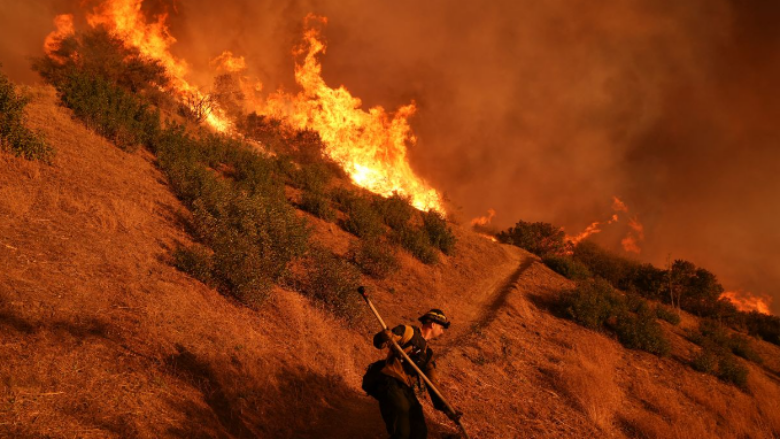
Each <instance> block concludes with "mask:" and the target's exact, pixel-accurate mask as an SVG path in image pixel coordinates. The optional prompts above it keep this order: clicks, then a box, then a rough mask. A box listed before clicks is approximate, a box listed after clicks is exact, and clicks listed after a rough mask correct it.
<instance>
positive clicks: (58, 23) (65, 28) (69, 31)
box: [43, 14, 75, 63]
mask: <svg viewBox="0 0 780 439" xmlns="http://www.w3.org/2000/svg"><path fill="white" fill-rule="evenodd" d="M54 27H55V28H56V29H55V30H54V31H53V32H52V33H50V34H49V35H48V36H47V37H46V39H45V40H44V41H43V51H44V53H46V55H48V56H49V58H51V59H54V60H56V61H58V62H60V63H64V62H65V59H62V57H60V56H58V55H57V54H56V53H55V52H56V51H57V49H59V48H60V44H61V43H62V40H63V39H65V38H67V37H69V36H71V35H73V33H74V32H75V30H74V28H73V15H72V14H62V15H58V16H56V17H54Z"/></svg>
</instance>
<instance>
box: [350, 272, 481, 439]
mask: <svg viewBox="0 0 780 439" xmlns="http://www.w3.org/2000/svg"><path fill="white" fill-rule="evenodd" d="M358 293H360V295H361V296H362V297H363V299H365V301H366V303H367V304H368V306H369V307H370V308H371V311H373V312H374V316H376V319H377V320H379V324H380V325H382V330H384V331H389V330H390V328H388V327H387V325H386V324H385V321H384V320H382V316H380V315H379V311H377V310H376V307H375V306H374V304H373V303H372V302H371V299H369V298H368V293H366V289H365V287H362V286H361V287H358ZM390 341H391V342H392V347H393V349H394V350H395V351H396V353H398V354H399V355H401V357H402V358H403V359H404V361H406V362H407V363H408V364H410V365H411V366H412V367H413V368H414V370H415V372H417V374H418V375H419V376H420V377H421V378H422V379H423V381H425V384H427V385H428V387H429V388H430V389H431V391H433V393H435V394H436V396H438V397H439V399H440V400H441V402H442V403H444V407H446V408H447V410H448V411H449V412H450V413H457V412H456V411H455V409H454V408H452V406H451V405H450V403H449V402H447V400H446V399H445V398H444V396H442V394H441V392H439V389H437V388H436V386H435V385H433V383H432V382H431V380H429V379H428V377H427V376H425V374H424V373H423V371H421V370H420V368H419V367H417V365H416V364H414V361H412V359H411V358H409V355H407V354H406V352H404V350H403V349H401V346H399V345H398V342H397V341H395V340H394V339H393V338H390ZM453 422H455V424H457V425H458V427H459V428H460V431H461V433H462V434H463V437H464V438H466V439H470V438H469V434H468V433H466V429H465V428H463V424H461V423H460V419H459V418H458V419H454V420H453Z"/></svg>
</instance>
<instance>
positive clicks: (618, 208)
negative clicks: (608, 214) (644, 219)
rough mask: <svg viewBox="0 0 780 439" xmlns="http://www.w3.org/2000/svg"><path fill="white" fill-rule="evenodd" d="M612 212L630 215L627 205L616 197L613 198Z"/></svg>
mask: <svg viewBox="0 0 780 439" xmlns="http://www.w3.org/2000/svg"><path fill="white" fill-rule="evenodd" d="M612 210H614V211H615V212H626V213H628V207H626V203H624V202H622V201H620V198H618V197H616V196H614V195H613V196H612Z"/></svg>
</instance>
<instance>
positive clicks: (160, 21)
mask: <svg viewBox="0 0 780 439" xmlns="http://www.w3.org/2000/svg"><path fill="white" fill-rule="evenodd" d="M142 3H143V0H107V1H105V2H103V3H101V4H100V5H98V6H96V7H95V8H94V9H93V11H92V13H91V14H88V15H87V23H89V25H90V26H92V27H97V26H104V27H105V28H106V29H108V31H109V32H111V33H112V34H113V35H114V36H116V37H117V38H119V39H121V40H122V41H123V42H124V44H125V45H126V46H128V47H133V48H136V49H138V51H139V52H140V53H141V54H142V55H144V56H146V57H148V58H150V59H153V60H155V61H158V62H160V63H161V64H162V65H163V67H165V71H166V73H167V74H168V76H169V77H170V78H171V84H172V87H173V89H174V90H175V91H176V92H177V93H178V94H179V96H180V97H181V98H182V99H184V98H185V97H186V96H191V97H194V98H195V99H194V100H195V101H200V100H203V98H204V97H205V95H204V94H203V93H202V92H201V91H200V90H198V88H197V87H195V86H193V85H191V84H190V83H189V82H187V80H186V79H185V77H186V76H187V73H188V72H189V66H188V65H187V63H186V62H185V61H184V60H182V59H178V58H176V57H174V56H173V55H172V54H171V52H170V47H171V45H173V44H174V43H175V42H176V38H174V37H173V36H172V35H171V34H170V32H169V31H168V25H167V24H166V20H167V19H168V15H167V14H160V15H158V16H157V17H156V21H153V22H149V21H147V19H146V17H145V16H144V14H143V13H142V12H141V4H142ZM205 121H206V123H208V124H209V125H210V126H211V127H212V128H214V129H215V130H217V131H220V132H225V131H228V130H229V129H230V127H231V123H230V121H229V120H228V119H227V118H226V117H225V116H224V115H223V114H222V113H221V112H220V111H219V109H213V110H212V111H209V112H208V114H207V115H206V116H205Z"/></svg>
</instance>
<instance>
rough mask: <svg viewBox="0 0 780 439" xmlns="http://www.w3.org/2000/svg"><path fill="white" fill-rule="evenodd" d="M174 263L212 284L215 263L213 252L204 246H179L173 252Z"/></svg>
mask: <svg viewBox="0 0 780 439" xmlns="http://www.w3.org/2000/svg"><path fill="white" fill-rule="evenodd" d="M173 259H174V263H173V265H174V266H175V267H176V268H178V269H179V270H181V271H183V272H185V273H187V274H189V275H190V276H192V277H194V278H195V279H198V280H199V281H201V282H203V283H205V284H211V282H212V280H213V279H212V277H211V273H212V271H213V269H214V268H213V264H212V260H211V252H210V251H209V250H208V249H207V248H206V247H204V246H202V245H199V244H195V245H193V246H192V247H189V248H184V247H181V248H178V249H176V250H175V251H174V252H173Z"/></svg>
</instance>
